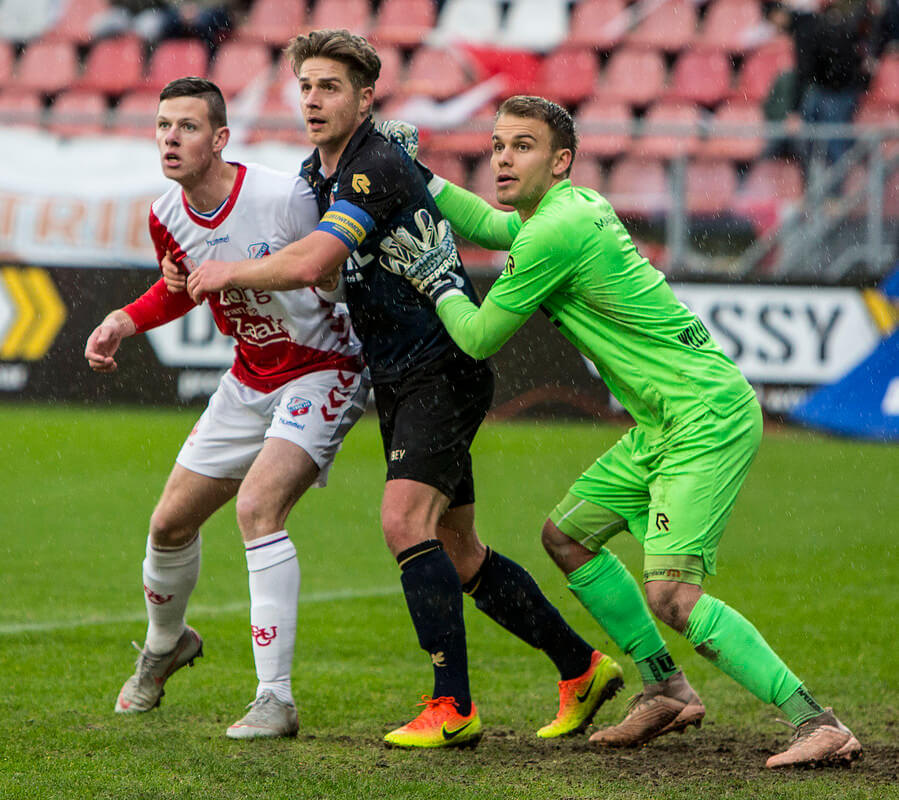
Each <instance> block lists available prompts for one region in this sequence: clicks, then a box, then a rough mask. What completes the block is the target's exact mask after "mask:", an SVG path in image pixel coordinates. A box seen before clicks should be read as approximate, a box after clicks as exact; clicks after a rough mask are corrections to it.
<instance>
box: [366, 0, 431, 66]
mask: <svg viewBox="0 0 899 800" xmlns="http://www.w3.org/2000/svg"><path fill="white" fill-rule="evenodd" d="M436 20H437V8H436V6H435V4H434V3H433V2H432V0H384V2H383V3H381V7H380V8H379V9H378V16H377V19H376V21H375V24H374V27H373V28H372V32H371V36H370V37H369V38H370V39H371V41H372V42H373V43H374V44H375V45H376V46H377V47H378V55H380V54H381V47H382V46H383V45H395V46H396V47H410V48H411V47H416V46H418V45H419V44H421V43H422V42H423V41H424V39H425V37H426V36H427V35H428V33H429V32H430V31H431V29H432V28H433V27H434V24H435V22H436Z"/></svg>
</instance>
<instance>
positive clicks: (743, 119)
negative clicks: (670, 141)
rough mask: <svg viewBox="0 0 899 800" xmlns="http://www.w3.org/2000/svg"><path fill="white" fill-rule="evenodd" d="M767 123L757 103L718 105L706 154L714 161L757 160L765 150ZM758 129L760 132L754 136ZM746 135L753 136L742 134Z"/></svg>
mask: <svg viewBox="0 0 899 800" xmlns="http://www.w3.org/2000/svg"><path fill="white" fill-rule="evenodd" d="M764 124H765V117H764V115H763V114H762V109H761V108H760V107H759V106H758V105H757V104H755V103H746V102H742V101H738V100H728V101H727V102H725V103H722V104H721V105H720V106H718V108H717V109H716V110H715V113H714V115H713V116H712V121H711V126H710V128H709V130H708V141H707V142H706V144H705V145H704V146H703V148H702V155H703V156H704V157H706V158H713V159H714V158H726V159H730V160H732V161H754V160H755V159H756V158H758V157H759V156H760V155H761V154H762V151H763V150H764V149H765V139H764V136H762V133H761V127H762V126H763V125H764ZM728 128H729V129H730V130H728ZM754 129H755V130H756V131H758V132H757V133H753V130H754ZM743 133H745V134H752V135H741V134H743Z"/></svg>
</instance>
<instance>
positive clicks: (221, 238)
mask: <svg viewBox="0 0 899 800" xmlns="http://www.w3.org/2000/svg"><path fill="white" fill-rule="evenodd" d="M230 241H231V234H226V235H225V236H219V238H218V239H207V240H206V244H207V246H209V247H215V246H216V245H217V244H228V242H230Z"/></svg>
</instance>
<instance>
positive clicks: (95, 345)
mask: <svg viewBox="0 0 899 800" xmlns="http://www.w3.org/2000/svg"><path fill="white" fill-rule="evenodd" d="M136 332H137V326H136V325H135V324H134V320H132V319H131V317H129V316H128V315H127V314H126V313H125V312H124V311H122V309H120V308H117V309H116V310H115V311H111V312H110V313H109V314H107V315H106V319H104V320H103V322H101V323H100V324H99V325H98V326H97V327H96V328H94V330H93V332H92V333H91V335H90V336H88V338H87V344H86V345H85V346H84V357H85V358H86V359H87V363H88V364H89V365H90V368H91V369H92V370H94V372H115V371H116V369H118V364H116V362H115V358H113V356H115V354H116V351H117V350H118V349H119V345H120V344H121V343H122V339H126V338H127V337H129V336H134V334H135V333H136Z"/></svg>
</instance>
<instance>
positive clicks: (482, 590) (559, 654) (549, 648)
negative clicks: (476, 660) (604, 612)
mask: <svg viewBox="0 0 899 800" xmlns="http://www.w3.org/2000/svg"><path fill="white" fill-rule="evenodd" d="M462 589H463V591H465V592H466V593H467V594H470V595H471V596H472V597H473V598H474V602H475V605H476V606H477V607H478V608H479V609H480V610H481V611H483V612H484V613H485V614H486V615H487V616H488V617H490V619H492V620H493V621H494V622H496V623H498V624H499V625H502V626H503V627H504V628H505V629H506V630H507V631H509V632H510V633H514V634H515V635H516V636H517V637H518V638H519V639H521V640H522V641H525V642H527V643H528V644H529V645H531V647H536V648H537V649H538V650H542V651H543V652H545V653H546V655H548V656H549V657H550V659H551V660H552V662H553V664H555V665H556V668H557V669H558V670H559V675H560V677H561V679H562V680H563V681H566V680H570V679H571V678H577V677H578V676H579V675H583V674H584V673H585V672H586V671H587V670H588V669H589V667H590V658H591V656H592V655H593V647H591V646H590V645H589V644H587V642H585V641H584V640H583V639H582V638H581V637H580V636H578V635H577V634H576V633H575V632H574V631H573V630H572V628H571V626H570V625H569V624H568V623H567V622H565V620H564V619H563V618H562V615H561V614H560V613H559V611H558V609H557V608H556V607H555V606H554V605H553V604H552V603H550V602H549V600H547V599H546V596H545V595H544V594H543V592H542V591H540V587H539V586H537V582H536V581H535V580H534V579H533V578H532V577H531V575H530V573H529V572H528V571H527V570H526V569H524V567H522V566H520V565H518V564H516V563H515V562H514V561H511V560H510V559H508V558H506V557H505V556H502V555H500V554H499V553H496V552H494V551H492V550H491V549H490V548H488V549H487V557H486V558H485V559H484V563H483V564H481V568H480V569H479V570H478V573H477V574H476V575H475V576H474V577H473V578H472V579H471V580H470V581H469V582H468V583H466V584H465V586H463V587H462Z"/></svg>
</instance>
